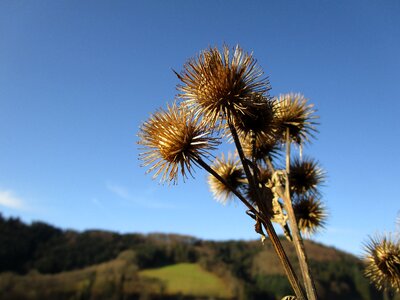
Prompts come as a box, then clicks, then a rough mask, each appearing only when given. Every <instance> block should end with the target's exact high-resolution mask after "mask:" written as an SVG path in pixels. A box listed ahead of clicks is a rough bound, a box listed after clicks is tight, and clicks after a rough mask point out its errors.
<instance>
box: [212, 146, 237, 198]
mask: <svg viewBox="0 0 400 300" xmlns="http://www.w3.org/2000/svg"><path fill="white" fill-rule="evenodd" d="M212 168H213V169H214V170H215V172H217V173H218V175H219V176H221V177H222V178H223V179H224V180H225V181H226V182H227V183H228V184H230V186H231V187H233V188H234V189H235V190H237V189H239V188H240V187H241V186H242V185H243V184H244V177H245V176H244V173H243V169H242V167H241V164H240V162H239V160H238V159H237V157H236V156H235V155H232V154H231V153H229V154H228V157H227V158H226V157H225V155H224V154H222V156H221V157H220V158H216V160H215V162H214V164H213V165H212ZM208 184H209V185H210V189H211V192H212V193H213V196H214V198H215V199H216V200H217V201H219V202H221V203H224V204H225V203H227V201H228V200H230V199H231V198H232V196H233V193H232V191H231V190H230V189H229V188H228V187H226V186H225V185H224V184H223V183H222V182H220V181H219V180H218V179H217V178H215V177H214V176H213V175H209V177H208Z"/></svg>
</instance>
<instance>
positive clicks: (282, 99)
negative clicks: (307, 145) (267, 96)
mask: <svg viewBox="0 0 400 300" xmlns="http://www.w3.org/2000/svg"><path fill="white" fill-rule="evenodd" d="M274 107H275V122H276V126H277V128H278V129H279V132H280V136H281V139H282V141H283V142H285V141H286V130H287V128H289V132H290V140H291V142H294V143H297V144H299V145H300V144H303V143H304V142H305V141H309V138H310V137H312V136H313V132H315V131H316V128H315V125H317V123H316V122H315V121H314V120H315V119H317V118H318V117H317V116H315V115H314V113H315V110H314V106H313V105H312V104H308V103H307V100H306V99H305V98H304V96H303V95H301V94H285V95H280V96H279V97H278V98H276V99H275V106H274Z"/></svg>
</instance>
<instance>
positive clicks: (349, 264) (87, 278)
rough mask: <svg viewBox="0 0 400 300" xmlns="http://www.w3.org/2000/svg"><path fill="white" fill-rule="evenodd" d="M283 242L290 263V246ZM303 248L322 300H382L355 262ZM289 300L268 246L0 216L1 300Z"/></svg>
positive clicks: (331, 252)
mask: <svg viewBox="0 0 400 300" xmlns="http://www.w3.org/2000/svg"><path fill="white" fill-rule="evenodd" d="M282 242H283V245H284V247H285V248H286V249H287V251H288V255H289V257H290V258H292V261H293V262H295V252H294V248H293V247H292V245H291V243H290V242H288V241H287V240H284V239H283V240H282ZM306 249H307V253H308V254H309V260H310V264H311V269H312V271H313V273H314V275H315V277H316V279H317V290H318V293H319V295H320V297H321V299H327V300H330V299H344V300H345V299H351V300H357V299H365V300H380V299H383V295H382V294H381V293H379V292H377V291H376V290H375V289H374V288H373V287H372V286H371V285H369V283H368V281H367V280H366V279H365V278H364V277H363V275H362V268H363V266H362V262H361V261H360V260H359V259H358V258H356V257H354V256H352V255H350V254H347V253H344V252H341V251H338V250H336V249H334V248H330V247H326V246H323V245H321V244H317V243H314V242H311V241H306ZM294 265H295V268H297V265H296V264H294ZM199 283H201V286H199ZM288 294H292V292H291V288H290V286H289V284H288V282H287V280H286V278H285V276H284V273H283V269H282V268H281V266H280V263H279V261H278V260H277V258H276V256H275V254H274V252H273V249H272V246H271V245H270V243H268V242H266V243H265V245H262V244H261V242H259V241H224V242H216V241H206V240H201V239H197V238H195V237H191V236H181V235H175V234H149V235H143V234H118V233H113V232H107V231H99V230H90V231H84V232H76V231H71V230H67V231H64V230H60V229H58V228H55V227H53V226H51V225H48V224H45V223H43V222H34V223H32V224H30V225H28V224H24V223H23V222H21V221H20V220H19V219H16V218H9V219H6V218H4V217H2V216H1V215H0V299H11V300H12V299H61V300H62V299H82V300H83V299H178V298H179V299H206V298H213V299H264V300H265V299H266V300H268V299H280V298H281V297H282V296H284V295H288Z"/></svg>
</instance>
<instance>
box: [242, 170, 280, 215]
mask: <svg viewBox="0 0 400 300" xmlns="http://www.w3.org/2000/svg"><path fill="white" fill-rule="evenodd" d="M271 177H272V172H271V171H270V170H268V169H265V168H259V170H258V172H257V181H258V184H259V186H258V191H253V190H252V189H251V188H250V186H249V185H247V186H246V194H247V198H248V199H249V201H250V202H252V203H254V202H257V203H258V204H260V205H264V207H268V211H269V212H270V214H271V215H272V198H273V193H272V191H271V189H270V188H268V187H267V184H268V181H269V180H270V179H271ZM257 193H258V195H257ZM258 196H260V197H261V201H262V202H263V203H260V202H259V201H258V200H257V199H258Z"/></svg>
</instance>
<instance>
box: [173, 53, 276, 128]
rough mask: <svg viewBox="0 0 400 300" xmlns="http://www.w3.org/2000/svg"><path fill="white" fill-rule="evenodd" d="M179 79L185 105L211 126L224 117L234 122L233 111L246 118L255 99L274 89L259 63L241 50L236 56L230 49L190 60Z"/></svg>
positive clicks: (179, 88)
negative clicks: (232, 119)
mask: <svg viewBox="0 0 400 300" xmlns="http://www.w3.org/2000/svg"><path fill="white" fill-rule="evenodd" d="M177 76H178V77H179V79H180V80H181V81H182V84H181V85H178V90H180V91H181V94H180V97H182V98H183V99H184V100H185V102H184V103H185V105H188V106H190V107H191V108H192V109H193V110H194V112H195V113H196V115H202V116H203V117H204V118H205V119H207V121H208V122H209V123H210V124H211V125H215V124H216V123H217V122H219V121H220V118H221V117H228V118H232V112H233V111H235V112H238V113H239V112H240V113H242V114H246V112H247V110H248V107H249V106H251V105H252V100H253V97H254V95H266V94H267V92H268V90H269V89H270V87H269V82H268V80H267V79H265V78H262V76H263V72H262V70H261V68H260V67H259V66H258V65H257V63H256V61H255V59H254V58H253V57H252V55H251V54H247V53H244V52H243V50H242V49H241V48H239V46H236V47H235V48H234V50H233V52H230V50H229V48H228V47H226V46H224V47H223V49H222V52H220V51H219V50H218V49H217V48H210V49H208V50H205V51H203V52H201V53H200V54H199V55H198V56H197V57H196V58H194V59H191V60H189V61H188V62H187V63H186V64H185V65H184V70H183V71H182V72H181V74H177Z"/></svg>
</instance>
